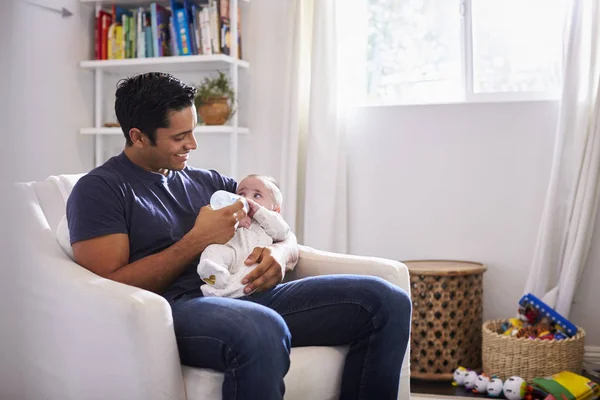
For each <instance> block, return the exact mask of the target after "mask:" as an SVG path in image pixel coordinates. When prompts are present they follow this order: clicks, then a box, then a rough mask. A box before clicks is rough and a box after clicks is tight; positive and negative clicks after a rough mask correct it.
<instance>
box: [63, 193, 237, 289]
mask: <svg viewBox="0 0 600 400" xmlns="http://www.w3.org/2000/svg"><path fill="white" fill-rule="evenodd" d="M242 208H243V204H242V202H236V203H235V204H232V205H231V206H228V207H225V208H222V209H220V210H216V211H215V210H212V209H211V208H210V207H208V206H206V207H202V209H201V210H200V213H199V214H198V217H197V218H196V222H195V224H194V227H193V228H192V229H191V230H190V231H189V232H188V233H187V234H186V235H185V236H184V237H183V238H181V240H180V241H179V242H177V243H175V244H173V245H172V246H171V247H168V248H167V249H165V250H163V251H161V252H160V253H157V254H153V255H150V256H147V257H144V258H142V259H139V260H137V261H135V262H133V263H129V238H128V236H127V235H126V234H111V235H106V236H101V237H97V238H94V239H89V240H83V241H79V242H75V243H73V252H74V255H75V260H76V262H77V263H78V264H80V265H81V266H83V267H85V268H87V269H89V270H90V271H92V272H94V273H95V274H97V275H100V276H102V277H104V278H108V279H112V280H115V281H117V282H121V283H125V284H127V285H132V286H136V287H139V288H142V289H146V290H150V291H152V292H155V293H160V292H162V291H163V290H164V289H166V288H167V287H168V286H169V285H170V284H171V283H172V282H173V281H174V280H175V279H176V278H177V277H178V276H179V275H181V273H182V272H183V270H184V269H185V267H186V266H187V265H189V263H190V262H192V261H193V260H194V259H195V258H196V257H198V256H199V255H200V253H201V252H202V251H203V250H204V249H205V248H206V247H207V246H208V245H210V244H212V243H226V242H227V241H228V240H229V239H231V238H232V237H233V235H234V233H235V224H236V223H237V221H238V220H239V219H241V218H243V217H244V216H245V215H246V213H245V212H244V210H243V209H242Z"/></svg>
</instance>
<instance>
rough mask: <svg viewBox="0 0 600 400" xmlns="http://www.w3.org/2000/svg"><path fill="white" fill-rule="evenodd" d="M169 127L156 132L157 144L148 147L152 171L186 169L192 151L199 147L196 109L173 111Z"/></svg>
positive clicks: (147, 152) (148, 157)
mask: <svg viewBox="0 0 600 400" xmlns="http://www.w3.org/2000/svg"><path fill="white" fill-rule="evenodd" d="M168 118H169V127H168V128H158V129H157V130H156V144H155V145H154V146H153V145H149V146H147V147H146V149H145V150H146V155H147V161H148V164H149V167H150V170H151V171H154V172H160V171H161V170H172V171H180V170H182V169H184V168H185V166H186V164H187V160H188V156H189V153H190V151H192V150H195V149H196V147H197V143H196V138H195V137H194V132H193V131H194V128H195V127H196V121H197V116H196V108H195V107H192V106H190V107H187V108H184V109H183V110H181V111H172V112H171V113H170V114H169V116H168Z"/></svg>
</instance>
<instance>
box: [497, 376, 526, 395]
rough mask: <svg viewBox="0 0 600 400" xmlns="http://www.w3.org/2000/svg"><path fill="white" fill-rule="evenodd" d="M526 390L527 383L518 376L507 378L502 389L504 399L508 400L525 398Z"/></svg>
mask: <svg viewBox="0 0 600 400" xmlns="http://www.w3.org/2000/svg"><path fill="white" fill-rule="evenodd" d="M526 389H527V383H526V382H525V380H524V379H523V378H521V377H518V376H511V377H510V378H508V379H507V380H506V382H504V386H503V387H502V390H503V392H504V397H506V398H507V399H508V400H521V399H523V398H525V390H526Z"/></svg>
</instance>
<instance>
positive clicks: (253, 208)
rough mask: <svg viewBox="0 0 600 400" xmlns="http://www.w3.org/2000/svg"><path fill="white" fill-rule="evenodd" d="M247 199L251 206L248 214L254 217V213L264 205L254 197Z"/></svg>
mask: <svg viewBox="0 0 600 400" xmlns="http://www.w3.org/2000/svg"><path fill="white" fill-rule="evenodd" d="M246 200H247V201H248V206H249V207H250V210H248V215H247V216H248V217H250V218H252V217H253V216H254V213H255V212H257V211H258V209H259V208H260V207H262V206H261V205H260V204H258V203H257V202H255V201H254V200H252V199H246Z"/></svg>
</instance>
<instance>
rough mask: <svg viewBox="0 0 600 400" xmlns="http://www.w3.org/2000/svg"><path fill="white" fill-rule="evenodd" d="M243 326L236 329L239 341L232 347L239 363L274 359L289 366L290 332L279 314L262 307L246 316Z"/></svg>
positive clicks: (242, 322)
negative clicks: (259, 359) (258, 359)
mask: <svg viewBox="0 0 600 400" xmlns="http://www.w3.org/2000/svg"><path fill="white" fill-rule="evenodd" d="M239 322H241V324H240V325H239V326H237V327H235V328H236V329H237V330H238V332H239V336H238V340H237V341H236V343H233V344H232V345H231V347H232V350H233V352H234V353H235V354H236V358H238V361H241V362H243V361H245V360H246V361H247V360H250V359H256V358H263V357H264V358H265V359H272V360H273V361H275V362H284V363H286V364H289V353H290V350H291V341H292V339H291V334H290V331H289V329H288V327H287V325H286V323H285V321H284V320H283V318H282V317H281V315H279V314H278V313H276V312H275V311H273V310H271V309H270V308H266V307H260V308H256V309H253V310H252V312H250V313H247V314H246V315H244V318H243V321H239Z"/></svg>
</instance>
